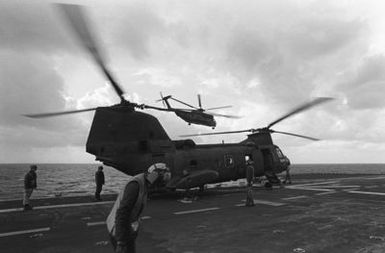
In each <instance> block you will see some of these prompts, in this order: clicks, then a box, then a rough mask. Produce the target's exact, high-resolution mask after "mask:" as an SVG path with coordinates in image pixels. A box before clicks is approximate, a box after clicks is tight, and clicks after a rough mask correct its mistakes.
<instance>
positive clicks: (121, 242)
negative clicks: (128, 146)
mask: <svg viewBox="0 0 385 253" xmlns="http://www.w3.org/2000/svg"><path fill="white" fill-rule="evenodd" d="M170 179H171V173H170V170H169V168H168V167H167V166H166V164H164V163H156V164H153V165H151V166H150V167H149V168H148V170H147V172H145V173H141V174H138V175H136V176H134V177H132V178H130V179H129V181H128V183H127V184H126V186H125V187H124V189H123V190H122V191H121V192H120V193H119V195H118V197H117V199H116V201H115V204H114V207H113V208H112V210H111V212H110V214H109V215H108V217H107V228H108V231H109V233H110V238H111V243H112V245H113V247H114V249H115V252H119V253H128V252H135V251H136V249H135V248H136V247H135V239H136V237H137V236H138V229H139V223H140V215H141V213H142V211H143V209H144V207H145V205H146V203H147V192H148V188H149V187H150V186H151V185H154V184H155V183H163V184H166V183H167V182H168V181H169V180H170Z"/></svg>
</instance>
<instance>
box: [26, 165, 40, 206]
mask: <svg viewBox="0 0 385 253" xmlns="http://www.w3.org/2000/svg"><path fill="white" fill-rule="evenodd" d="M36 170H37V166H36V165H31V166H30V170H29V171H28V173H27V174H25V176H24V198H23V205H24V210H25V211H27V210H32V206H31V205H30V201H29V199H30V198H31V195H32V192H33V190H34V189H36V187H37V181H36V180H37V176H36Z"/></svg>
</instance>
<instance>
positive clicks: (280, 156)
mask: <svg viewBox="0 0 385 253" xmlns="http://www.w3.org/2000/svg"><path fill="white" fill-rule="evenodd" d="M275 151H276V152H277V155H278V157H279V158H284V157H285V156H284V155H283V154H282V152H281V150H280V149H279V148H276V149H275Z"/></svg>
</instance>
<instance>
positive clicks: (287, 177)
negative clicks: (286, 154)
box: [283, 165, 291, 184]
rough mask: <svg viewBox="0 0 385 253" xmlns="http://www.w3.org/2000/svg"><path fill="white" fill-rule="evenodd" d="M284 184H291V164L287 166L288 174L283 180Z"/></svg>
mask: <svg viewBox="0 0 385 253" xmlns="http://www.w3.org/2000/svg"><path fill="white" fill-rule="evenodd" d="M283 183H284V184H291V176H290V165H289V166H287V168H286V176H285V180H283Z"/></svg>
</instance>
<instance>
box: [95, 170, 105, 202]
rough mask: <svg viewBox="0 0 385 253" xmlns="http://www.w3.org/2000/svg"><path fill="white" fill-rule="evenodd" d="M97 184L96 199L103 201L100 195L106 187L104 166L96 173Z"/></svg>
mask: <svg viewBox="0 0 385 253" xmlns="http://www.w3.org/2000/svg"><path fill="white" fill-rule="evenodd" d="M95 183H96V190H95V199H96V200H99V201H100V200H102V199H101V198H100V193H101V192H102V188H103V185H104V173H103V166H99V167H98V170H97V171H96V173H95Z"/></svg>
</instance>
